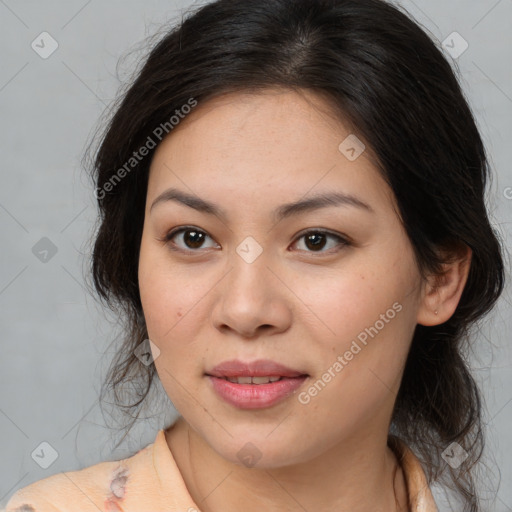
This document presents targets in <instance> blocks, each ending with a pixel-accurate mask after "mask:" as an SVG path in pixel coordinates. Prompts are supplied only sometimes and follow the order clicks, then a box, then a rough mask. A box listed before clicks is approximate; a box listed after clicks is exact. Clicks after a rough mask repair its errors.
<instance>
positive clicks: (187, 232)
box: [164, 227, 350, 252]
mask: <svg viewBox="0 0 512 512" xmlns="http://www.w3.org/2000/svg"><path fill="white" fill-rule="evenodd" d="M180 234H183V236H182V240H183V241H184V244H185V247H180V246H179V245H178V244H176V243H175V242H173V241H172V240H173V239H174V238H175V237H176V236H177V235H180ZM206 238H210V239H211V240H213V239H212V238H211V237H210V236H209V235H208V234H207V233H205V232H204V231H202V230H200V229H197V228H193V227H185V228H179V229H176V230H174V231H171V232H170V233H169V234H168V235H167V236H166V237H165V239H164V241H166V242H171V246H172V245H174V246H175V247H176V248H174V247H173V248H172V249H173V250H177V251H183V252H197V251H196V250H195V249H200V248H202V246H203V243H204V240H205V239H206ZM302 239H304V243H305V246H306V248H307V249H306V252H328V251H321V250H322V249H324V248H325V247H326V245H328V243H327V240H328V239H331V240H334V241H335V242H336V243H334V244H333V246H331V247H330V248H328V249H332V248H333V247H336V246H340V247H343V246H348V245H350V242H349V241H348V240H347V239H346V238H344V237H342V236H340V235H336V234H334V233H330V232H328V231H320V230H310V231H307V232H305V233H302V234H301V235H299V237H297V238H296V239H295V240H296V241H300V240H302ZM295 243H296V242H294V244H295ZM212 247H213V248H214V247H215V245H213V246H210V247H209V248H212ZM217 247H219V246H218V244H217ZM203 248H204V247H203ZM301 250H303V249H301Z"/></svg>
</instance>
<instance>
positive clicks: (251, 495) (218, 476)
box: [166, 417, 408, 512]
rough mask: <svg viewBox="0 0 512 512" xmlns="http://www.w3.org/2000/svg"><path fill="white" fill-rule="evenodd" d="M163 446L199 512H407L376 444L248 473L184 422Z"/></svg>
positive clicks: (399, 480) (400, 480)
mask: <svg viewBox="0 0 512 512" xmlns="http://www.w3.org/2000/svg"><path fill="white" fill-rule="evenodd" d="M166 438H167V443H168V445H169V447H170V449H171V452H172V454H173V456H174V459H175V460H176V464H177V465H178V468H179V469H180V472H181V474H182V476H183V479H184V481H185V484H186V486H187V488H188V490H189V493H190V495H191V497H192V499H193V500H194V501H195V503H197V505H198V506H199V508H200V510H201V512H220V511H222V512H235V511H236V512H238V511H239V510H240V509H242V510H245V511H247V512H253V511H254V512H256V511H258V512H260V511H261V510H266V511H268V512H277V511H279V512H283V511H284V512H296V511H304V510H315V512H334V511H336V512H340V511H342V512H345V511H346V512H349V511H350V512H370V511H371V512H395V511H399V512H407V510H408V508H407V492H406V486H405V481H404V477H403V474H402V471H401V468H400V466H399V464H398V461H397V459H396V457H395V456H394V454H393V452H392V450H391V449H390V448H389V447H388V446H387V433H386V435H384V436H382V437H381V438H377V437H376V436H366V437H365V436H362V435H359V436H358V437H357V438H353V439H347V440H343V442H340V443H338V444H337V445H336V446H333V447H332V448H330V449H328V450H327V451H325V452H324V453H322V454H321V455H319V456H317V457H315V458H313V459H309V460H307V461H305V462H303V463H298V464H293V465H289V466H285V467H278V468H257V467H252V468H248V467H245V466H241V465H238V464H233V463H232V462H230V461H228V460H226V459H224V458H223V457H221V456H220V455H219V454H218V453H217V452H215V451H214V450H213V449H212V448H211V447H210V446H209V445H208V444H207V443H205V441H204V440H203V439H202V438H201V437H200V436H199V435H198V434H197V433H196V432H195V431H194V430H193V429H191V428H190V426H189V425H188V424H187V423H186V422H185V421H184V419H183V418H181V417H180V418H179V419H178V421H177V422H176V423H175V424H174V425H173V426H172V427H171V429H169V430H167V432H166Z"/></svg>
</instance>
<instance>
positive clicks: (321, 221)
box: [139, 90, 422, 467]
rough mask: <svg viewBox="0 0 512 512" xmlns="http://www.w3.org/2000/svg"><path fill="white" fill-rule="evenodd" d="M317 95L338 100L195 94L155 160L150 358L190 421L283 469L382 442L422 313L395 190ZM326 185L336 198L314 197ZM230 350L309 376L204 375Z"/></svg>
mask: <svg viewBox="0 0 512 512" xmlns="http://www.w3.org/2000/svg"><path fill="white" fill-rule="evenodd" d="M305 98H307V99H308V100H309V101H307V100H306V99H305ZM312 102H313V103H314V104H315V105H317V106H319V107H320V109H321V108H322V107H323V108H324V109H328V108H329V107H328V105H327V104H325V103H323V102H322V100H321V99H319V98H318V97H316V96H313V95H312V94H310V93H304V96H301V95H298V94H297V93H294V92H282V91H271V90H269V91H266V92H265V93H260V94H255V95H250V94H229V95H225V96H223V97H220V98H217V99H214V100H210V101H208V102H205V103H204V104H199V105H198V106H197V107H196V108H195V109H194V110H193V111H192V113H190V114H189V116H188V117H187V118H185V119H184V120H182V121H181V123H180V124H179V125H178V126H177V127H176V128H174V130H173V131H172V132H171V133H170V134H169V136H168V137H167V138H165V139H164V140H163V142H162V143H161V144H160V145H159V147H158V148H157V150H156V153H155V155H154V158H153V160H152V163H151V168H150V176H149V183H148V193H147V202H146V211H145V221H144V230H143V236H142V243H141V247H140V263H139V285H140V293H141V299H142V305H143V309H144V315H145V318H146V323H147V329H148V334H149V338H150V340H151V341H152V342H153V343H154V344H155V345H156V346H157V347H158V349H159V351H160V353H159V355H158V356H157V357H156V359H155V365H156V368H157V371H158V374H159V377H160V379H161V382H162V384H163V387H164V388H165V390H166V392H167V394H168V396H169V398H170V399H171V401H172V402H173V404H174V405H175V407H176V409H177V410H178V411H179V413H180V414H181V415H182V416H183V418H184V419H185V420H186V422H187V423H188V424H189V425H190V426H191V427H192V429H194V430H195V431H196V432H197V433H198V434H199V435H200V436H201V438H202V439H204V441H205V442H206V443H207V444H208V445H209V446H210V447H211V448H212V449H213V450H215V451H216V452H217V453H218V454H220V455H221V456H222V457H224V458H225V459H227V460H230V461H232V462H235V463H239V462H240V461H242V458H243V457H244V456H245V455H247V454H249V456H251V455H252V456H254V457H258V458H261V459H260V460H259V462H258V465H259V466H260V467H265V466H266V467H278V466H283V465H287V464H292V463H295V462H296V463H299V462H301V461H306V460H309V459H311V458H313V457H315V456H318V455H320V454H322V453H324V452H325V451H326V450H328V449H329V448H332V447H333V446H335V445H336V444H337V443H339V442H342V441H343V442H345V441H347V440H350V441H351V442H357V440H361V441H362V440H364V439H367V438H368V436H369V435H370V436H372V435H384V436H387V429H388V425H389V419H390V415H391V411H392V407H393V404H394V401H395V396H396V393H397V391H398V387H399V384H400V379H401V376H402V370H403V366H404V364H405V359H406V355H407V352H408V348H409V344H410V340H411V338H412V335H413V332H414V328H415V326H416V324H417V321H418V312H419V309H420V307H421V298H422V286H421V280H420V276H419V272H418V269H417V266H416V264H415V259H414V255H413V251H412V247H411V245H410V242H409V239H408V238H407V235H406V233H405V231H404V229H403V228H402V225H401V224H400V222H399V219H398V217H397V214H396V212H395V210H394V208H393V204H394V203H393V201H394V199H393V195H392V192H391V190H390V189H389V187H388V186H387V184H386V183H385V182H384V180H383V179H382V178H381V177H380V175H379V173H378V172H377V170H376V168H375V167H374V166H373V165H372V164H371V163H370V161H369V159H368V152H367V151H364V150H363V146H362V145H361V143H360V142H358V140H357V139H354V138H353V136H352V138H349V139H348V140H347V137H349V136H350V135H351V132H350V131H349V130H348V129H347V128H346V127H344V126H343V125H342V124H341V123H339V122H335V121H334V120H333V119H332V118H331V117H329V116H327V115H326V114H325V113H322V112H323V111H322V110H319V109H318V108H315V106H313V105H312ZM361 151H362V153H361ZM359 153H361V154H360V155H359V156H358V154H359ZM170 189H174V192H175V193H174V194H173V196H174V199H172V198H171V194H169V193H168V192H169V191H170ZM166 192H167V196H166V195H165V194H164V193H166ZM162 194H164V195H162ZM322 194H324V195H329V194H338V199H337V200H335V199H333V200H331V201H324V202H322V203H321V207H320V206H319V204H320V203H317V201H316V198H318V197H319V196H320V195H322ZM180 195H181V198H182V199H183V198H184V197H185V196H187V197H188V196H192V198H193V202H192V200H190V201H188V200H179V198H180ZM347 196H350V197H351V199H347ZM157 198H159V200H157ZM295 202H301V203H302V202H304V205H303V206H302V207H295V208H291V207H286V206H285V205H289V204H291V203H295ZM185 203H188V204H185ZM206 204H208V205H211V206H210V207H209V208H206ZM364 205H366V206H364ZM280 214H281V215H280ZM177 229H180V230H181V229H182V231H180V232H177V233H175V234H173V235H172V236H171V237H169V239H168V240H166V236H167V235H168V234H169V233H170V232H171V231H174V230H177ZM338 237H340V238H338ZM155 355H156V354H155ZM235 359H236V360H239V361H240V362H242V363H252V362H254V361H256V360H262V359H265V360H270V361H274V362H276V363H279V364H281V365H284V366H286V367H287V368H289V369H292V370H295V371H296V372H297V375H306V377H292V376H290V377H288V378H286V379H283V380H281V381H279V382H277V383H267V384H256V383H253V384H249V383H245V384H243V383H235V382H233V383H230V382H228V381H227V380H226V379H225V378H220V377H219V378H212V377H211V376H209V374H211V372H213V369H214V367H215V366H217V365H219V364H220V363H222V362H225V361H230V360H235ZM230 368H231V369H233V367H230ZM234 369H235V370H236V367H235V368H234ZM262 372H263V373H264V374H265V375H269V376H273V375H275V376H278V375H279V373H280V371H279V370H277V369H274V370H271V369H263V370H262ZM265 372H266V373H265ZM220 373H221V374H226V373H229V372H227V371H225V372H222V371H221V372H220ZM246 373H247V372H246ZM254 373H256V372H255V371H253V374H254ZM281 373H284V372H281ZM260 376H261V374H260ZM258 386H262V387H261V388H259V389H258ZM218 390H220V391H218ZM248 442H250V443H252V445H254V446H252V445H247V444H246V443H248ZM253 452H254V453H253Z"/></svg>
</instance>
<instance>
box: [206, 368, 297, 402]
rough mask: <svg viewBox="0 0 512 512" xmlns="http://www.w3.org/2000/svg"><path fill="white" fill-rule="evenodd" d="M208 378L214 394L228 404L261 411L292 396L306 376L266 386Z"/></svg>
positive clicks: (210, 376)
mask: <svg viewBox="0 0 512 512" xmlns="http://www.w3.org/2000/svg"><path fill="white" fill-rule="evenodd" d="M208 378H209V379H210V382H211V383H212V385H213V389H214V390H215V391H216V393H217V394H218V395H219V396H220V397H221V398H223V399H224V400H225V401H226V402H228V403H229V404H231V405H234V406H235V407H239V408H240V409H262V408H264V407H271V406H272V405H274V404H277V403H278V402H281V400H284V399H285V398H287V397H288V396H290V395H292V394H293V393H294V392H295V391H296V390H297V389H298V388H299V387H300V386H301V385H302V383H303V382H304V381H305V380H306V378H307V376H305V375H304V376H302V377H294V378H283V379H282V380H278V381H276V382H269V383H268V384H237V383H236V382H230V381H229V380H226V379H222V378H219V377H213V376H212V375H208Z"/></svg>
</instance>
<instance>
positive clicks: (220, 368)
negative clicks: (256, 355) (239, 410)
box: [206, 359, 307, 378]
mask: <svg viewBox="0 0 512 512" xmlns="http://www.w3.org/2000/svg"><path fill="white" fill-rule="evenodd" d="M206 375H209V376H212V377H219V378H230V377H287V378H294V377H302V376H307V373H305V372H301V371H298V370H294V369H292V368H288V367H287V366H284V365H282V364H280V363H277V362H276V361H272V360H270V359H258V360H256V361H252V362H248V363H245V362H243V361H240V360H238V359H231V360H229V361H224V362H222V363H220V364H218V365H217V366H215V367H213V368H212V369H211V370H209V371H207V372H206Z"/></svg>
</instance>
